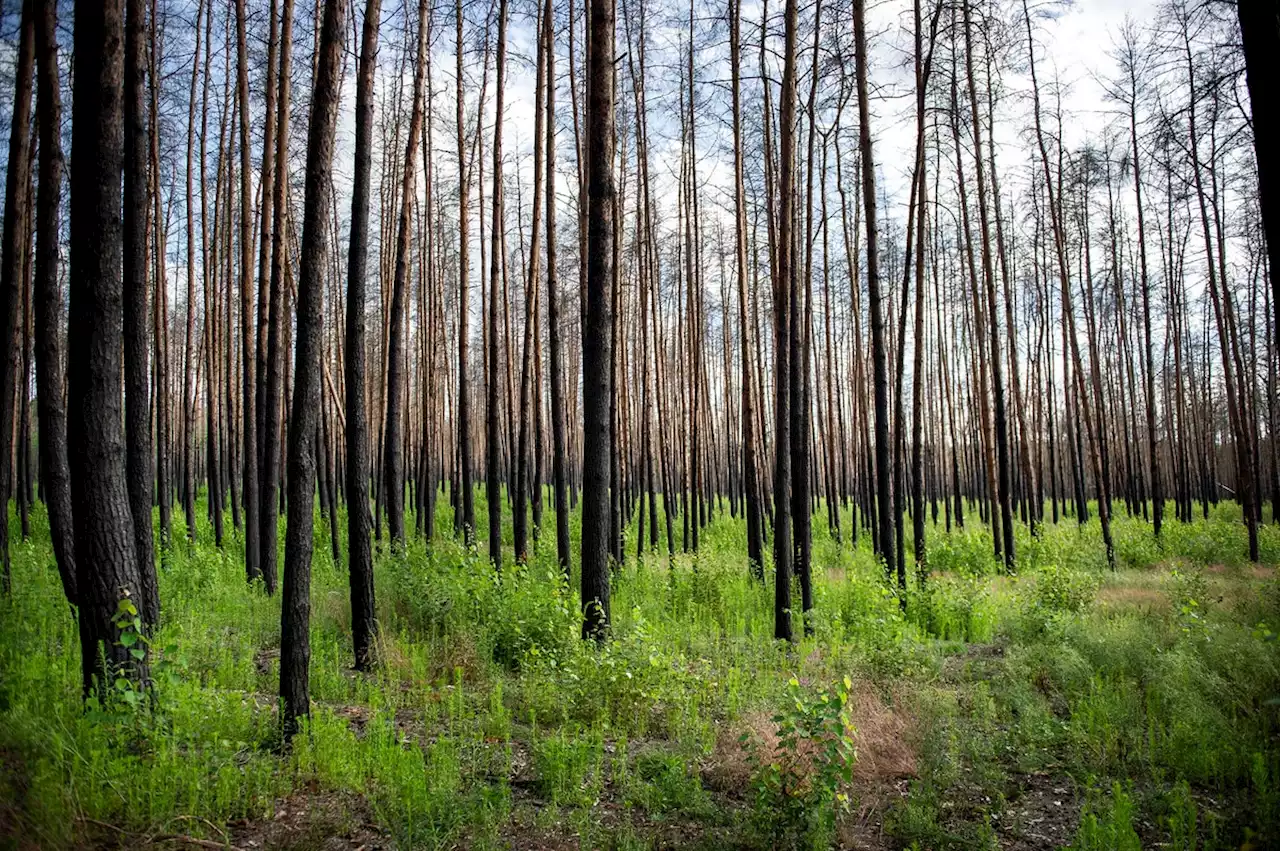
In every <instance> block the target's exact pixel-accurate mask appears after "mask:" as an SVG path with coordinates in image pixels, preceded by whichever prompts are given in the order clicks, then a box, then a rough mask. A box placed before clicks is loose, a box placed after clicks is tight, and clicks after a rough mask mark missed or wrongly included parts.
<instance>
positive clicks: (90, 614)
mask: <svg viewBox="0 0 1280 851" xmlns="http://www.w3.org/2000/svg"><path fill="white" fill-rule="evenodd" d="M74 39H75V67H76V76H75V92H74V98H73V100H72V122H71V132H72V135H71V181H70V183H71V231H70V233H71V270H70V271H71V274H70V281H71V309H70V327H69V349H70V351H69V370H68V372H69V375H68V378H69V388H68V399H69V411H68V425H67V430H68V434H67V443H68V446H69V448H70V450H71V459H70V460H71V475H72V477H73V478H74V480H75V482H76V487H75V489H74V490H73V492H72V500H73V511H74V516H75V518H76V565H77V568H78V572H79V574H78V577H77V586H78V590H79V613H80V660H81V672H82V674H83V676H84V690H85V694H86V695H87V694H88V693H89V692H90V691H92V690H93V689H94V687H95V685H96V684H98V683H101V682H105V680H104V678H105V677H108V676H112V677H115V676H124V677H127V678H129V679H133V680H135V681H136V682H139V683H141V682H145V680H146V646H145V644H144V643H141V642H137V643H133V645H132V648H131V647H126V646H125V645H124V643H123V642H121V640H120V634H121V628H120V623H121V619H118V618H117V614H118V613H126V614H127V615H128V617H129V618H130V619H132V617H135V616H136V612H137V608H136V606H137V603H135V602H131V601H132V600H138V599H140V598H141V596H142V586H141V582H140V580H139V577H138V561H137V555H136V553H135V551H134V538H133V531H134V527H133V517H132V515H131V513H130V509H129V492H128V488H127V486H126V481H127V479H126V470H125V446H124V411H123V410H122V407H123V406H122V399H123V397H124V392H123V391H124V388H123V386H122V381H121V376H122V374H123V368H122V367H123V365H122V364H121V363H120V358H121V351H122V349H123V345H124V340H123V323H124V312H123V301H124V293H123V284H122V280H121V264H122V252H123V243H122V232H121V227H122V224H121V201H122V198H121V180H122V177H123V162H122V160H123V154H124V112H123V106H124V103H123V101H124V8H123V3H122V0H78V2H77V3H76V8H75V35H74ZM133 648H137V649H139V650H141V651H142V652H141V653H140V654H139V655H141V656H142V658H141V659H137V658H135V657H134V655H133V654H132V653H131V652H130V651H131V649H133ZM104 663H105V665H106V667H105V668H104V667H103V665H104Z"/></svg>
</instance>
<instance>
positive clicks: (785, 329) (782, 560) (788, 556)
mask: <svg viewBox="0 0 1280 851" xmlns="http://www.w3.org/2000/svg"><path fill="white" fill-rule="evenodd" d="M798 18H799V11H798V9H797V4H796V0H786V2H785V4H784V9H783V48H782V56H783V64H782V92H781V95H780V102H779V105H778V137H779V139H778V149H779V157H778V160H779V162H778V192H777V198H778V205H779V212H778V221H777V225H776V226H775V230H776V235H777V236H776V239H775V240H773V255H774V263H773V264H771V266H772V268H773V311H774V318H773V325H774V365H773V368H774V412H773V413H774V420H775V430H774V440H775V443H774V452H775V455H774V465H773V499H774V513H775V520H774V529H773V564H774V593H773V637H774V638H779V639H785V640H786V641H791V640H793V638H794V635H793V632H792V626H791V578H792V572H791V571H792V564H793V559H794V557H795V552H794V549H793V546H792V528H791V508H792V500H791V486H792V482H791V473H792V470H791V464H792V458H793V457H794V456H793V453H792V451H791V442H792V438H793V437H794V435H792V433H791V396H792V394H791V378H792V376H793V374H794V370H792V368H791V359H792V358H793V357H795V356H796V352H795V351H793V350H792V340H793V337H794V335H793V334H792V330H791V323H792V320H793V318H794V311H792V309H791V299H792V296H793V295H794V289H795V288H794V286H793V285H792V278H794V277H795V271H794V269H793V268H792V266H793V261H794V259H795V258H794V253H793V251H792V249H793V248H794V243H795V240H794V238H793V228H794V225H795V219H796V215H795V159H796V157H795V124H796V30H797V29H798V27H799V22H798ZM762 49H763V48H762ZM767 87H768V83H767V81H766V89H767ZM766 109H768V107H767V105H766ZM766 136H767V134H766ZM766 144H768V139H767V138H766Z"/></svg>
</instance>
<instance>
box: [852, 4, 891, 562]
mask: <svg viewBox="0 0 1280 851" xmlns="http://www.w3.org/2000/svg"><path fill="white" fill-rule="evenodd" d="M853 33H854V36H853V37H854V49H855V52H856V61H855V63H854V65H855V71H856V75H857V84H858V150H859V153H860V155H861V158H862V202H863V204H864V205H865V207H866V214H865V224H866V236H867V248H866V253H867V298H868V301H869V302H870V304H869V305H868V310H869V312H870V315H871V368H872V371H873V378H872V384H873V385H874V394H875V467H876V470H875V475H876V519H877V521H878V523H879V536H878V541H879V544H880V556H881V557H882V558H883V559H884V562H885V566H886V569H887V570H892V568H893V566H894V565H895V564H896V563H897V544H896V542H895V540H894V519H893V514H892V506H893V499H892V491H891V488H890V474H891V471H890V469H889V365H888V355H887V352H886V343H885V336H884V324H885V323H884V315H883V310H882V306H881V301H882V296H881V293H880V256H879V255H880V241H879V233H878V228H877V225H876V204H877V199H876V173H875V158H874V157H873V155H872V149H871V104H870V102H869V97H870V96H869V91H870V86H869V84H868V81H867V25H866V2H865V0H854V5H853Z"/></svg>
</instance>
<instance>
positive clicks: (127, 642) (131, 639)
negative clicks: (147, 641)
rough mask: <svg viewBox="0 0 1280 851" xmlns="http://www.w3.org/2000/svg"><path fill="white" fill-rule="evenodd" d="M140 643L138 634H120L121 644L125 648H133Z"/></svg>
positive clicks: (128, 632) (130, 632)
mask: <svg viewBox="0 0 1280 851" xmlns="http://www.w3.org/2000/svg"><path fill="white" fill-rule="evenodd" d="M137 643H138V633H136V632H132V631H126V632H122V633H120V644H121V645H123V646H124V647H132V646H133V645H135V644H137Z"/></svg>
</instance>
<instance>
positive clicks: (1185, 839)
mask: <svg viewBox="0 0 1280 851" xmlns="http://www.w3.org/2000/svg"><path fill="white" fill-rule="evenodd" d="M477 513H478V515H479V516H478V517H477V521H478V523H479V526H480V527H481V528H483V527H484V524H485V520H484V517H485V506H484V502H483V498H481V499H479V500H478V504H477ZM976 516H977V515H976V512H975V513H972V514H971V522H970V524H969V525H968V526H967V527H966V529H965V530H963V531H962V530H955V531H953V532H952V533H951V534H947V533H945V532H944V531H943V530H942V528H941V527H940V526H939V527H935V526H933V525H930V526H929V537H928V543H929V553H930V569H931V574H930V577H929V579H928V581H927V583H926V584H925V585H924V587H923V588H921V587H919V586H917V585H915V583H913V588H912V590H911V591H910V593H909V594H908V597H907V600H906V606H905V610H904V608H903V607H901V606H900V605H899V600H898V598H897V596H896V595H895V594H894V592H893V591H892V590H891V588H890V587H889V586H888V584H887V583H886V581H885V579H884V572H883V570H882V568H881V567H880V566H879V564H878V563H877V562H876V560H875V559H874V557H873V556H872V554H871V552H870V548H869V541H868V540H866V538H865V536H864V537H860V538H859V540H858V542H857V544H856V545H853V544H851V543H850V542H849V541H848V540H846V541H845V543H844V544H843V545H840V544H837V543H836V542H835V541H834V540H833V539H832V537H831V536H830V535H829V534H828V532H827V529H826V521H825V512H819V514H818V515H816V516H815V518H814V520H815V530H814V545H815V546H814V561H815V582H814V584H815V600H816V603H815V610H814V613H813V625H814V633H815V634H814V637H813V638H811V639H805V640H801V641H798V642H797V644H796V645H794V646H792V647H788V646H785V645H780V644H778V643H776V642H774V641H773V639H772V633H773V620H772V604H773V591H772V587H771V585H768V586H761V585H760V584H759V583H757V582H755V581H753V580H752V579H751V578H750V575H749V572H748V570H747V566H746V564H745V556H744V553H745V530H744V528H743V525H742V523H741V521H737V520H733V519H730V518H728V517H727V516H722V517H719V518H718V519H717V520H716V521H715V522H713V523H712V524H711V525H710V526H709V527H708V528H706V529H705V530H704V531H703V533H702V537H701V551H700V552H699V553H698V554H697V555H696V556H693V555H689V554H678V555H677V556H676V557H675V558H674V559H673V560H668V559H667V558H666V556H665V554H663V555H661V556H659V555H648V556H646V557H645V558H644V559H642V560H637V559H636V558H635V556H634V543H633V542H634V538H630V539H629V541H628V545H627V546H628V556H629V557H628V562H627V564H626V565H624V566H622V567H620V568H618V569H617V571H616V572H615V573H614V576H613V588H614V591H613V616H614V633H613V638H612V640H611V641H610V642H609V644H607V645H606V646H605V647H604V648H602V649H596V648H595V647H594V646H593V645H585V644H583V643H582V642H580V641H578V640H577V638H576V636H577V634H578V631H579V615H578V600H577V595H576V592H575V591H574V590H573V587H574V586H573V585H570V584H565V583H563V582H562V581H561V579H560V576H559V572H558V569H557V567H556V564H555V557H554V552H553V550H554V535H552V534H544V535H542V537H541V538H540V540H539V541H538V543H537V544H536V545H535V549H534V553H533V556H532V558H531V560H530V563H529V565H528V566H526V567H519V568H517V567H515V566H512V565H508V566H507V567H506V568H505V569H504V571H503V573H502V574H501V577H499V576H498V575H497V574H495V573H494V571H493V570H492V568H491V567H490V566H489V564H488V561H487V558H486V557H485V556H484V555H483V554H480V553H477V552H474V551H467V550H466V549H464V548H463V547H462V546H461V545H460V544H459V543H458V542H456V541H454V540H453V539H451V538H448V537H447V536H445V537H441V538H438V539H437V540H436V541H435V542H433V543H432V544H431V545H427V544H426V543H424V542H421V541H417V542H412V543H411V544H410V545H409V547H408V549H407V552H406V553H405V554H404V555H403V556H402V557H399V558H393V557H391V556H390V555H389V554H387V553H385V552H380V553H379V554H378V555H377V556H376V558H375V570H376V577H377V594H378V615H379V620H380V624H381V638H380V645H379V659H380V663H379V665H378V667H377V670H376V671H375V672H374V673H372V674H368V675H359V674H356V673H354V672H352V671H351V670H350V667H351V652H352V651H351V648H350V613H349V607H348V603H347V593H348V591H347V579H346V575H345V568H344V566H343V565H334V564H333V562H332V560H331V557H330V555H329V547H328V544H327V540H319V539H320V538H322V537H323V536H327V535H328V528H329V527H328V524H327V522H322V523H320V524H318V525H317V533H316V534H317V536H318V542H317V543H318V545H317V547H316V549H315V553H316V555H315V563H314V567H313V587H312V603H313V607H312V610H313V617H312V624H311V645H312V654H313V655H312V669H311V671H312V673H311V688H312V700H313V712H312V718H311V721H310V723H309V724H308V725H307V727H306V729H305V731H304V734H303V735H302V736H301V737H300V738H299V739H298V740H297V741H296V742H295V744H294V747H293V748H292V749H291V750H289V751H287V752H285V751H282V750H281V749H280V747H279V742H278V740H277V736H276V729H277V721H276V704H275V698H274V695H275V692H276V688H277V678H278V648H279V607H278V601H277V600H275V599H272V598H269V597H267V596H265V595H264V594H263V593H262V592H261V590H260V589H254V588H248V587H246V585H245V582H244V573H243V567H242V564H241V557H240V552H239V551H238V549H237V548H238V546H239V542H238V540H237V539H236V538H235V537H234V536H229V539H228V543H227V549H226V551H219V550H217V549H215V548H214V547H213V546H212V544H211V543H209V542H210V541H211V539H212V535H211V534H210V533H209V530H208V529H207V528H205V526H204V525H203V524H204V516H203V513H201V524H202V525H201V527H200V528H199V529H198V530H197V532H198V538H199V540H200V541H201V543H200V544H199V545H197V546H196V547H194V548H190V547H188V546H187V545H186V544H185V543H182V544H179V545H178V546H176V547H175V548H174V549H173V550H172V551H171V552H168V553H166V554H165V558H164V567H163V568H162V570H161V572H160V589H161V598H162V606H163V618H162V624H161V627H160V629H159V631H158V632H157V634H156V635H155V636H154V639H153V645H152V646H153V648H154V649H155V655H156V656H157V657H159V658H162V659H163V660H164V664H163V666H162V670H163V671H164V673H163V675H162V676H161V677H160V678H159V679H158V682H157V687H156V693H155V699H154V703H153V705H152V706H151V707H145V706H144V707H143V708H142V709H139V710H133V711H124V710H121V709H119V708H114V709H113V708H112V707H110V706H108V707H104V708H102V709H101V710H99V711H88V712H87V711H86V708H85V705H84V703H83V701H82V700H81V696H80V680H79V676H80V673H79V658H78V653H79V650H78V639H77V636H76V627H75V623H74V620H73V619H72V617H71V615H70V612H69V611H68V607H67V605H66V603H65V600H63V598H62V595H61V588H60V585H59V583H58V579H57V575H56V572H55V571H54V569H53V566H52V562H53V559H52V553H51V549H50V546H49V542H48V532H47V525H46V522H45V519H44V517H43V515H42V514H41V513H39V512H37V514H36V515H35V516H33V518H32V521H33V522H32V537H31V539H30V540H27V541H20V542H18V543H15V544H14V546H13V589H14V590H13V595H12V597H11V598H10V599H8V600H4V601H0V847H14V848H53V849H56V848H71V847H83V846H86V845H90V846H104V847H138V846H140V845H144V844H147V843H154V842H158V841H160V838H163V837H167V836H175V835H176V836H182V837H192V838H200V839H203V840H206V841H212V842H215V843H220V844H223V845H228V846H232V847H240V848H249V847H258V848H262V847H266V848H281V849H283V848H313V847H319V845H320V844H321V842H322V841H325V840H335V841H338V840H341V841H340V842H339V844H338V845H337V846H335V847H351V848H355V847H359V846H360V845H362V844H364V845H367V846H369V847H374V846H376V845H378V844H382V845H391V846H394V847H399V848H451V847H469V848H501V847H530V846H535V847H548V848H560V847H581V848H628V849H631V848H649V847H702V848H752V847H766V846H767V841H766V840H765V839H763V838H762V835H761V833H760V831H758V830H756V829H754V828H753V825H758V824H760V823H761V822H760V816H761V814H760V813H756V812H753V810H754V809H756V808H759V807H760V806H762V805H761V804H760V801H761V796H760V795H758V794H753V792H752V789H753V788H756V789H758V788H760V787H759V783H760V782H761V777H762V772H763V771H764V770H765V769H766V768H767V766H768V764H769V762H770V754H776V753H777V749H778V747H779V742H781V741H785V740H787V737H786V736H783V735H782V732H783V730H782V727H783V726H784V725H785V724H786V723H787V721H786V718H787V717H788V715H787V713H788V712H790V711H791V709H790V708H789V707H791V706H792V704H793V703H794V704H796V705H801V704H804V705H810V704H808V703H806V701H808V700H809V699H810V698H813V699H815V700H816V699H817V697H816V696H817V695H819V694H822V693H825V692H826V691H827V690H828V689H830V688H831V687H832V686H833V684H839V683H842V682H843V681H844V679H845V678H846V677H847V678H849V681H850V684H851V686H852V688H851V689H850V690H849V697H848V702H847V711H848V713H849V717H850V720H851V723H852V726H853V728H854V730H855V731H856V732H854V733H853V741H854V744H855V746H856V749H857V754H858V756H857V762H856V764H855V765H854V766H853V767H852V780H851V781H845V780H839V779H837V780H833V781H830V782H833V783H837V784H839V788H838V789H833V791H835V792H838V793H839V795H840V796H848V798H849V801H850V805H849V806H848V807H847V808H846V809H843V810H841V811H840V812H839V813H838V815H837V818H836V822H835V828H834V831H832V830H830V829H829V825H828V827H827V828H824V830H823V831H821V832H817V833H815V832H811V831H806V830H804V829H796V830H793V831H790V832H788V833H786V835H787V836H788V837H789V839H788V841H789V842H791V843H793V844H795V845H801V846H812V845H813V843H814V842H819V841H820V842H821V843H824V844H829V843H835V844H839V845H841V846H843V847H867V848H910V847H918V848H921V849H944V848H965V849H968V848H975V849H976V848H994V847H1006V848H1042V847H1071V848H1077V849H1094V848H1139V847H1145V848H1154V847H1161V846H1168V847H1173V848H1179V849H1213V848H1227V847H1231V848H1239V847H1241V846H1242V845H1243V844H1244V843H1246V842H1251V843H1252V847H1255V848H1262V847H1272V846H1274V845H1276V844H1280V738H1278V736H1280V648H1278V647H1277V643H1276V633H1277V632H1280V580H1277V578H1276V574H1275V570H1274V567H1275V565H1276V563H1277V562H1278V561H1280V529H1278V528H1277V527H1276V526H1274V525H1269V526H1267V527H1265V528H1264V529H1263V530H1262V549H1263V564H1262V565H1261V566H1254V565H1249V564H1247V563H1246V561H1245V559H1244V549H1245V548H1244V532H1243V528H1242V527H1241V526H1240V524H1239V521H1238V514H1237V515H1235V516H1234V517H1233V514H1232V510H1231V507H1229V506H1220V507H1218V508H1216V509H1214V510H1213V511H1212V512H1211V516H1210V517H1209V518H1208V519H1207V520H1202V519H1197V521H1196V522H1195V523H1192V524H1189V525H1186V526H1183V525H1180V524H1177V523H1167V524H1166V526H1165V533H1164V535H1163V536H1162V540H1161V541H1159V542H1157V541H1155V540H1154V539H1153V538H1152V536H1151V534H1150V527H1149V526H1148V525H1147V524H1145V523H1143V522H1142V521H1141V520H1138V519H1130V518H1125V517H1120V516H1117V518H1116V520H1115V523H1114V530H1115V537H1116V551H1117V555H1118V560H1119V569H1118V570H1117V571H1115V572H1111V571H1109V570H1107V569H1106V566H1105V562H1104V561H1103V558H1102V545H1101V540H1100V535H1099V531H1098V529H1097V524H1096V522H1095V523H1092V524H1090V525H1087V526H1085V527H1083V528H1077V526H1076V525H1075V523H1074V521H1071V520H1064V521H1063V522H1062V523H1061V524H1058V525H1056V526H1049V527H1046V528H1045V529H1044V530H1043V533H1042V535H1041V536H1040V538H1038V539H1032V538H1031V537H1030V535H1029V533H1028V532H1027V530H1026V529H1025V528H1022V527H1019V529H1018V536H1019V539H1018V545H1019V572H1018V574H1017V575H1016V576H1006V575H1004V574H1003V572H1002V565H1001V564H1000V563H999V562H997V560H996V559H995V558H994V557H993V555H992V552H991V539H990V534H989V532H988V531H987V530H986V529H979V528H976V524H975V523H973V522H972V520H975V519H976ZM544 519H545V522H546V524H547V528H548V530H549V529H550V528H551V526H550V523H551V517H550V515H549V514H548V516H547V517H546V518H544ZM844 519H845V520H846V522H845V523H844V528H845V529H846V530H847V529H848V528H849V524H848V523H847V520H848V516H847V514H846V516H845V518H844ZM576 522H577V520H576V517H575V518H574V519H573V521H572V523H571V525H572V526H573V535H574V537H575V539H576V537H577V528H576ZM677 522H679V521H678V520H677ZM178 523H179V525H181V520H180V518H179V520H178ZM410 528H412V526H410ZM436 528H437V529H441V530H447V529H450V528H451V519H450V517H449V516H448V504H447V500H445V499H441V500H440V514H439V517H438V518H437V524H436ZM176 531H177V536H176V537H177V539H178V540H184V538H183V535H184V532H183V531H182V530H181V529H179V530H176ZM15 532H16V525H15ZM508 532H509V530H508ZM281 539H282V540H283V536H282V538H281ZM508 540H509V538H508ZM659 540H660V541H663V543H664V545H665V538H664V537H663V536H661V535H660V536H659ZM676 540H677V543H678V542H679V534H678V533H677V535H676ZM320 544H323V545H320ZM342 546H343V550H344V551H345V541H343V542H342ZM575 581H576V580H575ZM770 581H771V580H770ZM796 607H797V609H798V608H799V606H798V602H797V604H796ZM793 678H794V679H795V681H796V684H797V686H796V687H792V686H790V685H789V684H790V682H791V680H792V679H793ZM793 688H798V689H799V692H794V691H793ZM797 695H799V696H797ZM806 696H808V697H806ZM778 719H782V720H781V721H780V720H778ZM792 738H793V739H794V737H792ZM823 747H824V744H823V741H821V740H819V739H813V740H802V741H801V742H800V743H799V745H797V748H798V752H799V753H800V754H801V758H802V760H808V759H810V758H811V757H810V755H812V759H811V763H812V768H811V773H809V774H806V773H805V772H806V771H808V770H809V769H804V768H803V767H802V770H801V771H800V773H799V775H798V776H799V781H798V783H794V784H790V785H789V786H788V788H794V789H795V791H794V793H792V792H788V793H787V794H795V795H809V796H811V797H812V793H813V792H814V789H813V788H812V786H813V784H817V783H822V782H827V781H825V780H823V778H826V777H836V776H837V774H833V773H832V772H830V771H825V770H824V769H823V763H822V762H821V759H820V754H821V753H823ZM753 754H755V755H759V754H764V756H765V758H764V759H763V760H761V759H759V758H758V757H757V758H753V756H752V755H753ZM775 761H776V760H775ZM788 764H790V763H788ZM808 764H809V763H804V765H808ZM753 784H754V785H753ZM817 798H821V799H822V800H829V799H830V796H827V797H823V796H817ZM817 798H815V799H817ZM805 800H808V798H806V799H805ZM774 815H776V813H775V814H774ZM801 827H802V825H801ZM779 835H781V834H779ZM344 843H345V844H344Z"/></svg>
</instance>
